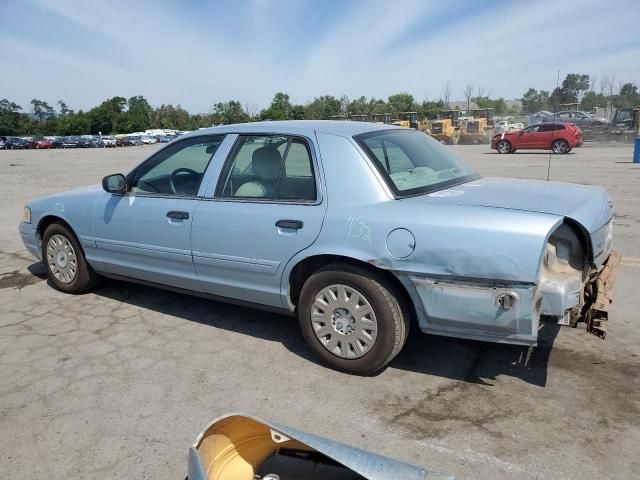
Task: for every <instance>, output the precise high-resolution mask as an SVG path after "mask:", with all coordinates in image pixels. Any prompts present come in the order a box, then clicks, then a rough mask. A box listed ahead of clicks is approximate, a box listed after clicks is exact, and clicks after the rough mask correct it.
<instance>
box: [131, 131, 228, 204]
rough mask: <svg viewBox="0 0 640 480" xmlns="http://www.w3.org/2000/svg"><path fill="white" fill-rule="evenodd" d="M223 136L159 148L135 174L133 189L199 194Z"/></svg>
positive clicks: (135, 190)
mask: <svg viewBox="0 0 640 480" xmlns="http://www.w3.org/2000/svg"><path fill="white" fill-rule="evenodd" d="M223 138H224V136H223V135H210V136H206V137H193V138H188V139H185V140H183V141H181V142H176V143H174V144H171V145H169V146H167V147H165V148H164V149H162V150H160V151H159V152H158V153H157V154H156V155H154V156H153V157H151V158H150V159H149V160H147V161H146V162H145V163H143V164H142V165H140V167H138V168H137V169H136V171H135V172H134V174H133V178H132V180H131V191H132V192H133V193H146V194H151V195H172V196H173V195H177V196H181V197H193V196H195V195H197V193H198V188H200V182H201V181H202V177H203V176H204V172H205V170H206V169H207V166H208V165H209V161H210V160H211V158H212V157H213V155H214V154H215V152H216V150H217V149H218V147H219V146H220V143H222V140H223Z"/></svg>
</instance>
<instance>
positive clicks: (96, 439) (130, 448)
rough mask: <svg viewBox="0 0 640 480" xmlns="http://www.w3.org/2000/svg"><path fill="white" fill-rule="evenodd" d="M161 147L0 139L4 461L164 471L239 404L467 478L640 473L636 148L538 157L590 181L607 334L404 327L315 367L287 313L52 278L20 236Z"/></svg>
mask: <svg viewBox="0 0 640 480" xmlns="http://www.w3.org/2000/svg"><path fill="white" fill-rule="evenodd" d="M155 148H157V147H155V146H147V147H130V148H126V149H117V150H97V149H92V150H81V151H75V150H53V151H0V185H2V187H1V188H0V201H1V202H2V205H3V208H2V209H0V250H1V252H0V452H1V455H0V472H2V477H3V478H5V479H21V480H27V479H42V478H48V479H88V478H100V479H102V478H131V479H145V478H153V479H178V478H184V475H185V471H186V453H187V448H188V446H189V445H190V444H191V443H192V442H193V440H194V438H195V436H196V434H197V433H199V432H200V430H201V429H202V428H203V427H204V426H205V425H206V423H207V422H209V421H210V420H211V419H213V418H214V417H217V416H219V415H221V414H225V413H229V412H234V411H240V412H247V413H250V414H253V415H257V416H261V417H264V418H267V419H271V420H273V421H275V422H278V423H282V424H286V425H290V426H293V427H296V428H299V429H303V430H307V431H309V432H313V433H316V434H319V435H323V436H326V437H329V438H332V439H335V440H338V441H342V442H345V443H348V444H352V445H356V446H359V447H362V448H365V449H369V450H372V451H375V452H378V453H381V454H384V455H388V456H391V457H395V458H398V459H401V460H405V461H408V462H411V463H414V464H419V465H422V466H424V467H427V468H431V469H434V470H439V471H442V472H447V473H450V474H455V475H457V476H459V477H461V478H481V479H494V480H495V479H543V478H544V479H569V478H571V479H591V478H611V479H622V478H625V479H629V478H640V447H639V445H640V401H639V400H640V399H639V392H640V380H639V378H640V377H639V375H638V373H639V371H640V358H638V355H639V354H640V331H639V329H638V326H639V322H640V314H639V313H638V312H639V311H640V295H638V285H640V241H638V239H639V238H640V165H632V164H631V163H630V160H631V153H632V152H631V147H630V146H585V147H583V148H580V149H576V150H574V152H572V153H571V154H569V155H565V156H554V157H552V158H551V179H552V180H563V181H571V182H579V183H588V184H599V185H604V186H605V187H606V188H607V189H608V190H609V192H610V193H611V195H612V196H613V199H614V200H615V202H616V212H617V214H616V245H617V248H619V249H620V250H621V251H622V253H623V255H624V256H625V258H624V259H623V262H622V265H621V269H620V273H619V277H618V281H617V285H616V292H615V293H616V301H615V303H614V304H613V306H612V308H611V322H610V327H609V336H608V337H607V339H606V340H605V341H602V340H600V339H598V338H596V337H594V336H592V335H589V334H587V333H585V331H584V327H583V326H581V327H580V328H577V329H571V328H566V327H563V328H558V327H557V326H553V325H547V326H545V328H544V331H543V332H542V341H541V344H540V346H539V347H538V348H536V349H534V350H533V352H532V354H531V356H530V358H529V359H528V362H527V361H526V355H525V353H526V352H524V351H523V349H521V348H518V347H512V346H502V345H493V344H487V343H481V342H472V341H461V340H454V339H447V338H439V337H433V336H427V335H423V334H420V333H418V332H413V333H412V335H411V337H410V340H409V342H408V344H407V345H406V347H405V349H404V350H403V352H402V353H401V354H400V355H399V356H398V357H397V358H396V360H394V362H393V363H392V364H391V366H390V367H389V368H388V369H386V370H385V371H384V372H382V373H380V374H379V375H378V376H376V377H373V378H359V377H353V376H348V375H344V374H341V373H337V372H335V371H332V370H329V369H327V368H324V367H322V366H320V365H318V364H317V363H316V362H315V359H314V358H313V357H312V355H311V353H310V351H309V349H308V348H307V347H306V345H305V343H304V342H303V339H302V337H301V334H300V333H299V331H298V328H297V325H296V323H295V321H292V320H291V319H289V318H285V317H282V316H278V315H275V314H268V313H263V312H260V311H255V310H250V309H247V308H241V307H236V306H231V305H226V304H222V303H216V302H212V301H206V300H201V299H197V298H193V297H189V296H184V295H178V294H173V293H167V292H165V291H160V290H155V289H152V288H147V287H140V286H135V285H131V284H127V283H119V282H115V281H110V282H106V283H105V284H104V285H103V286H102V287H100V288H99V289H97V290H96V291H94V292H92V293H88V294H85V295H81V296H69V295H65V294H62V293H59V292H57V291H55V290H54V289H52V288H51V287H49V286H48V285H47V282H46V281H45V280H43V272H44V270H43V268H42V266H41V265H40V264H37V263H35V261H34V259H33V258H31V257H30V256H29V255H28V254H27V253H26V251H25V250H24V249H23V247H22V244H21V242H20V239H19V236H18V233H17V223H18V221H19V219H20V216H21V212H22V206H23V204H24V203H25V202H26V201H27V200H29V199H31V198H33V197H36V196H40V195H45V194H49V193H54V192H60V191H63V190H66V189H68V188H71V187H76V186H80V185H83V184H88V183H97V182H99V181H100V179H101V177H102V176H103V175H105V174H107V173H113V172H118V171H126V170H128V169H129V168H130V167H132V166H133V165H135V164H136V163H138V162H139V161H140V160H142V159H143V158H144V157H145V156H146V155H148V154H149V153H151V152H152V151H153V150H154V149H155ZM452 148H453V150H454V151H455V152H456V153H457V154H458V155H459V156H460V157H462V158H463V159H465V160H466V161H468V162H469V163H470V164H471V165H472V166H473V167H475V168H476V169H477V170H478V171H479V172H480V173H481V174H482V175H485V176H489V175H493V176H513V177H525V178H539V179H543V178H545V177H546V175H547V162H548V158H549V157H548V154H546V153H529V152H522V153H520V152H518V153H516V154H513V155H497V154H494V153H492V152H490V151H488V148H487V147H486V146H457V147H452Z"/></svg>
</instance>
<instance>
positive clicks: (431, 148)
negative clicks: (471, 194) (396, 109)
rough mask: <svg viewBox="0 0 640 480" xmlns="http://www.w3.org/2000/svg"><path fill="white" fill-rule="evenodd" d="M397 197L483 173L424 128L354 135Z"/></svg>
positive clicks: (419, 192) (443, 185)
mask: <svg viewBox="0 0 640 480" xmlns="http://www.w3.org/2000/svg"><path fill="white" fill-rule="evenodd" d="M354 138H355V139H356V141H357V142H358V143H359V144H360V146H361V147H362V148H363V149H364V150H365V152H366V153H367V155H368V156H369V158H371V160H373V163H374V164H375V165H376V166H377V167H378V169H379V170H380V172H381V173H382V175H383V176H384V177H385V179H386V180H387V183H388V184H389V187H390V188H391V189H392V190H393V193H394V194H395V195H396V196H397V197H407V196H412V195H421V194H424V193H429V192H433V191H435V190H441V189H443V188H447V187H450V186H452V185H459V184H461V183H465V182H469V181H471V180H475V179H477V178H480V176H479V175H478V174H477V173H476V172H475V171H473V169H471V167H469V166H468V165H466V164H465V163H463V162H462V161H461V160H459V159H458V158H457V157H456V156H455V155H453V154H452V153H451V152H450V151H449V150H448V149H447V148H446V147H444V146H443V145H441V144H440V143H438V142H436V141H435V140H433V139H432V138H430V137H429V136H428V135H426V134H425V133H423V132H417V131H415V130H408V129H398V130H384V131H379V132H370V133H365V134H361V135H356V136H355V137H354Z"/></svg>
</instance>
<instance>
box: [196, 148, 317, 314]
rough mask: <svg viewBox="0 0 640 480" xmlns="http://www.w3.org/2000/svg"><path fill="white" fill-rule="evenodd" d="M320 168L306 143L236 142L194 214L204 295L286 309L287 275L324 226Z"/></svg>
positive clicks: (199, 268)
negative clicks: (282, 291)
mask: <svg viewBox="0 0 640 480" xmlns="http://www.w3.org/2000/svg"><path fill="white" fill-rule="evenodd" d="M318 165H319V164H318V162H317V160H316V152H315V149H314V144H313V142H311V141H310V139H308V138H302V137H297V136H290V135H240V136H238V138H237V140H236V142H235V145H234V146H233V148H232V149H231V152H230V154H229V156H228V157H227V159H226V162H225V164H224V166H223V168H222V169H221V172H220V174H219V175H218V179H217V181H216V187H215V189H212V190H213V191H212V192H211V194H210V195H205V198H204V199H203V200H202V201H201V202H200V204H199V205H198V207H197V209H196V211H195V213H194V218H193V230H192V235H191V239H192V249H193V261H194V266H195V269H196V272H197V276H198V280H199V282H200V284H201V286H202V288H203V290H204V291H206V292H207V293H210V294H212V295H218V296H222V297H228V298H233V299H237V300H242V301H246V302H249V303H259V304H263V305H270V306H274V307H283V302H282V299H281V295H280V280H281V277H282V272H283V269H284V267H285V265H286V264H287V262H288V261H289V260H290V259H291V258H292V257H293V256H294V255H295V254H296V253H298V252H299V251H301V250H304V249H305V248H307V247H308V246H310V245H311V244H312V243H313V242H314V241H315V239H316V238H317V237H318V234H319V233H320V229H321V226H322V221H323V219H324V213H325V210H326V203H327V202H326V201H324V199H323V192H322V189H321V182H320V177H319V174H318V172H319V169H318Z"/></svg>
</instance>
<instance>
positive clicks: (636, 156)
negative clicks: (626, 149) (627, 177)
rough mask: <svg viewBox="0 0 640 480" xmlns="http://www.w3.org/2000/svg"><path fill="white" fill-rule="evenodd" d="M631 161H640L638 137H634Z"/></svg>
mask: <svg viewBox="0 0 640 480" xmlns="http://www.w3.org/2000/svg"><path fill="white" fill-rule="evenodd" d="M633 163H640V137H636V143H635V144H634V147H633Z"/></svg>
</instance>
